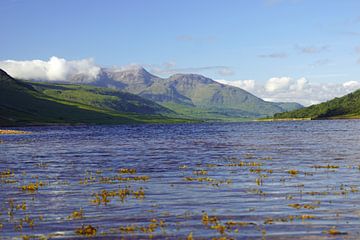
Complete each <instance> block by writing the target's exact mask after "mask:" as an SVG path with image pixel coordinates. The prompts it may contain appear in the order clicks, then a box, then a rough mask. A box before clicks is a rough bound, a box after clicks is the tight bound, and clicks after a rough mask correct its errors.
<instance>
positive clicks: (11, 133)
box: [0, 129, 31, 135]
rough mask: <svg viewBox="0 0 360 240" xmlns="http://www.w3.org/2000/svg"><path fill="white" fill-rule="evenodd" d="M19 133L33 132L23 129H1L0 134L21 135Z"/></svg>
mask: <svg viewBox="0 0 360 240" xmlns="http://www.w3.org/2000/svg"><path fill="white" fill-rule="evenodd" d="M19 134H31V132H28V131H21V130H9V129H6V130H5V129H0V135H19Z"/></svg>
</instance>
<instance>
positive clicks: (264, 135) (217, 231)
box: [0, 120, 360, 239]
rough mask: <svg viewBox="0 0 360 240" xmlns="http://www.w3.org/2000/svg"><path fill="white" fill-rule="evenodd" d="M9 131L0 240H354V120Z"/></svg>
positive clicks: (359, 213) (359, 144)
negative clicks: (86, 232)
mask: <svg viewBox="0 0 360 240" xmlns="http://www.w3.org/2000/svg"><path fill="white" fill-rule="evenodd" d="M21 130H26V131H31V132H32V134H29V135H2V136H0V139H1V140H2V143H1V144H0V153H1V155H0V172H1V174H0V192H1V194H0V211H1V212H0V227H1V228H0V236H1V239H7V238H13V237H22V236H31V237H45V238H60V239H62V238H74V237H82V236H83V235H81V234H80V233H79V232H78V233H76V231H77V230H76V229H79V228H81V227H82V226H84V227H86V226H88V225H91V226H92V227H93V228H95V229H96V234H95V233H93V234H94V237H97V238H104V239H107V238H114V237H118V238H120V237H125V239H138V238H141V239H148V238H155V239H164V238H168V239H185V238H186V237H187V236H189V234H191V235H192V236H193V238H194V239H209V238H213V237H214V238H215V237H216V238H220V237H227V238H236V239H242V238H244V239H245V238H246V239H257V238H267V239H294V238H296V239H299V238H306V239H308V238H312V239H322V238H325V239H327V238H335V239H342V238H347V239H356V238H360V193H359V191H358V190H360V188H359V187H360V186H359V184H360V169H359V166H360V121H356V120H352V121H303V122H246V123H226V124H225V123H224V124H184V125H134V126H130V125H122V126H76V127H33V128H21ZM120 169H130V170H131V169H134V170H136V172H130V170H129V171H128V172H126V170H124V171H125V173H124V172H123V173H121V172H120ZM8 171H10V173H8ZM289 171H290V172H289ZM31 184H33V186H35V187H36V188H37V189H29V188H31V187H29V186H31ZM28 187H29V188H28ZM23 188H25V189H23ZM121 189H127V190H128V194H127V195H125V197H124V198H123V199H121V198H120V196H119V190H121ZM141 192H143V195H142V194H139V193H141ZM101 194H104V195H106V199H105V200H104V199H103V198H102V195H101ZM96 199H98V201H97V200H96ZM99 199H100V200H99ZM103 200H104V201H103ZM24 206H26V207H24ZM80 209H81V210H80ZM74 211H77V212H80V211H81V216H74ZM75 215H76V214H75ZM206 215H207V216H209V217H210V218H212V221H211V220H210V221H206ZM151 224H152V225H151ZM331 233H336V234H331ZM87 237H88V236H84V238H87Z"/></svg>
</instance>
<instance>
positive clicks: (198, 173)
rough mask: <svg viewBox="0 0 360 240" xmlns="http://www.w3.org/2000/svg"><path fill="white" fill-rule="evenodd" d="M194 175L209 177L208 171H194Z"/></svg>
mask: <svg viewBox="0 0 360 240" xmlns="http://www.w3.org/2000/svg"><path fill="white" fill-rule="evenodd" d="M193 174H194V175H207V174H208V171H206V170H196V171H193Z"/></svg>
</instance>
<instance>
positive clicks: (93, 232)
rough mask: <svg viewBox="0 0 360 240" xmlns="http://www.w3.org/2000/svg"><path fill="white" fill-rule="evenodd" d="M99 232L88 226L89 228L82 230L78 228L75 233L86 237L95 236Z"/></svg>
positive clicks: (85, 227)
mask: <svg viewBox="0 0 360 240" xmlns="http://www.w3.org/2000/svg"><path fill="white" fill-rule="evenodd" d="M96 232H97V229H96V228H95V227H93V226H91V225H87V226H84V225H83V226H82V227H81V228H77V229H76V230H75V233H76V234H77V235H84V236H88V237H90V236H95V235H96Z"/></svg>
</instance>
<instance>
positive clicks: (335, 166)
mask: <svg viewBox="0 0 360 240" xmlns="http://www.w3.org/2000/svg"><path fill="white" fill-rule="evenodd" d="M313 168H326V169H337V168H339V166H337V165H330V164H328V165H324V166H322V165H314V166H313Z"/></svg>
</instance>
